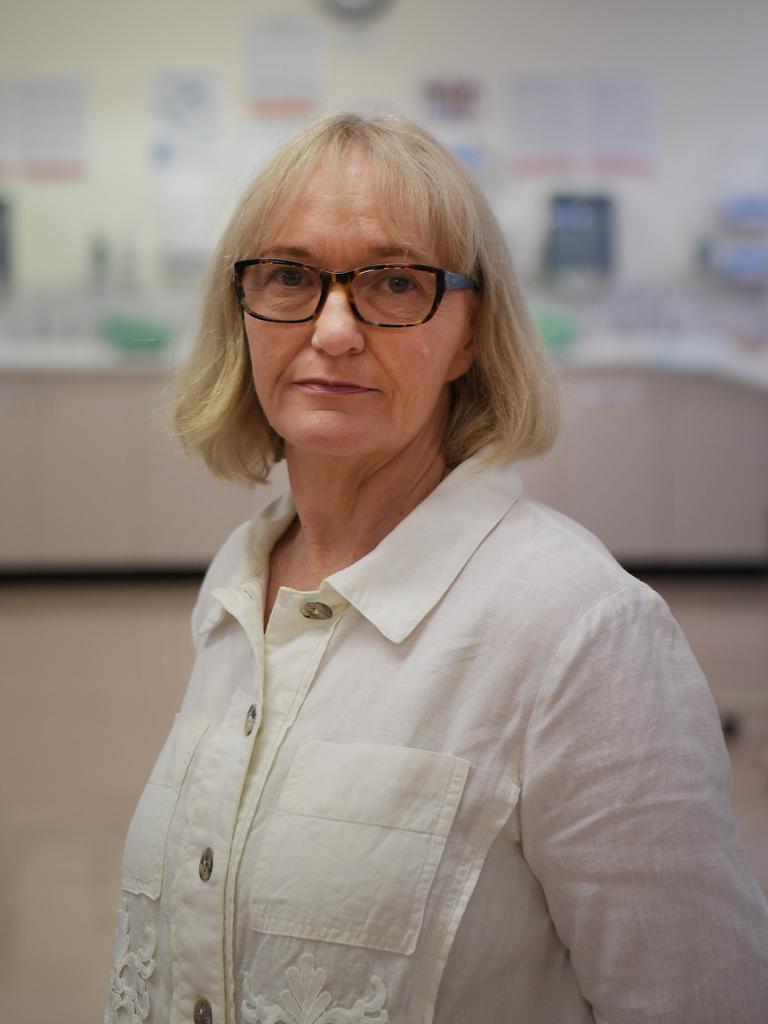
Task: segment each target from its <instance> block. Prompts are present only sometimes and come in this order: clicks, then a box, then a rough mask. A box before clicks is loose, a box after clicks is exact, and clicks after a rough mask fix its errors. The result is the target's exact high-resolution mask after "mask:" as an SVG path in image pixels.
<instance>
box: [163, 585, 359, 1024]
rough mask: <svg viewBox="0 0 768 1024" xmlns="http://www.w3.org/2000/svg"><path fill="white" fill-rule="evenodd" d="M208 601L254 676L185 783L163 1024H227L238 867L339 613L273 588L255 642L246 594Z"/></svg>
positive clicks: (313, 597)
mask: <svg viewBox="0 0 768 1024" xmlns="http://www.w3.org/2000/svg"><path fill="white" fill-rule="evenodd" d="M215 595H216V596H217V598H218V599H219V600H220V601H221V604H222V605H223V607H224V608H225V609H226V610H227V611H228V612H229V613H230V614H231V615H232V616H233V617H234V618H235V619H236V620H237V621H238V622H239V624H240V626H241V627H242V628H243V630H244V632H245V634H246V636H247V638H248V641H249V642H250V645H251V648H252V651H253V655H254V669H255V671H254V679H253V684H252V687H251V689H250V690H247V689H246V686H245V685H243V684H241V685H240V686H239V687H238V688H237V690H236V692H235V694H234V696H233V697H232V699H231V701H230V704H229V707H228V709H227V712H226V714H225V716H224V719H223V721H222V722H221V724H220V725H219V726H218V727H217V728H216V729H215V731H214V732H213V733H212V735H211V736H209V737H206V743H205V748H204V749H203V751H202V752H201V755H200V758H199V761H198V764H197V768H196V772H195V778H194V779H193V780H192V782H191V784H190V794H189V801H188V819H187V825H186V828H185V832H184V836H183V838H182V843H181V850H180V865H181V866H180V868H179V871H178V874H177V877H176V882H175V885H174V896H173V900H172V907H173V911H172V913H173V917H174V920H173V935H174V944H173V959H174V985H173V1003H172V1011H171V1022H172V1024H195V1022H196V1021H197V1018H198V1017H200V1016H201V1015H202V1016H205V1018H206V1021H207V1024H225V1022H226V1024H232V1022H233V1021H234V1020H235V1019H236V1014H235V1007H234V951H233V939H234V935H233V924H234V911H235V881H236V877H237V868H238V865H239V863H240V859H241V857H242V853H243V849H244V846H245V842H246V839H247V837H248V832H249V829H250V825H251V822H252V820H253V815H254V813H255V810H256V807H257V805H258V802H259V800H260V798H261V794H262V792H263V789H264V785H265V783H266V780H267V777H268V775H269V771H270V769H271V767H272V764H273V763H274V760H275V757H276V756H277V753H278V751H279V749H280V746H281V744H282V741H283V738H284V737H285V734H286V732H287V731H288V729H290V727H291V725H292V724H293V722H294V721H295V718H296V715H297V714H298V712H299V709H300V708H301V705H302V703H303V701H304V698H305V697H306V694H307V692H308V690H309V687H310V685H311V683H312V680H313V678H314V676H315V673H316V671H317V667H318V665H319V663H320V659H321V658H322V655H323V653H324V651H325V649H326V647H327V644H328V642H329V640H330V638H331V635H332V633H333V631H334V629H335V627H336V623H337V622H338V621H339V618H340V616H341V614H342V612H343V611H344V609H345V608H346V602H345V601H344V600H343V599H342V598H340V597H339V595H338V594H336V593H335V592H333V591H328V590H321V591H318V592H316V593H311V594H309V593H301V592H298V591H292V590H288V589H282V590H281V591H280V592H279V594H278V598H277V601H276V603H275V607H274V609H273V611H272V615H271V617H270V621H269V627H268V629H267V632H266V635H264V632H263V629H262V625H261V623H262V608H261V600H260V593H258V592H257V590H256V589H254V588H253V586H251V587H227V588H221V590H219V591H217V592H215ZM265 665H266V666H267V671H266V672H265ZM265 683H266V685H265ZM209 868H210V870H209Z"/></svg>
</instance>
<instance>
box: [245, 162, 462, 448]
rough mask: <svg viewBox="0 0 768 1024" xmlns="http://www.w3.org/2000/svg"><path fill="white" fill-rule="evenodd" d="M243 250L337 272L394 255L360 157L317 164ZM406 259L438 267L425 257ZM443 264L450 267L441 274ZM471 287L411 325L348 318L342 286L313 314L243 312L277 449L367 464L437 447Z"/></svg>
mask: <svg viewBox="0 0 768 1024" xmlns="http://www.w3.org/2000/svg"><path fill="white" fill-rule="evenodd" d="M255 255H257V256H261V257H265V256H274V257H278V258H284V259H291V260H297V261H299V262H302V263H307V264H311V265H312V266H315V267H319V268H321V269H325V270H332V271H341V270H351V269H353V268H357V267H364V266H368V265H371V264H375V263H385V262H390V261H391V262H397V261H398V260H403V258H404V256H406V254H404V252H403V250H402V247H401V246H398V245H397V244H396V243H395V241H394V240H393V239H392V238H391V237H388V235H387V232H386V231H385V229H384V226H383V225H382V223H381V221H380V219H379V212H378V208H377V202H376V198H375V192H374V186H373V182H372V175H371V171H370V168H369V166H368V164H367V161H366V158H365V157H363V156H360V155H357V154H350V155H348V156H347V157H345V158H344V162H343V163H342V165H341V166H340V167H338V168H337V167H334V168H332V169H328V168H324V167H322V166H321V167H319V168H318V170H317V171H316V172H315V173H314V174H313V176H312V179H311V181H310V183H309V185H308V186H307V188H306V190H305V191H304V192H303V194H302V195H301V196H300V198H299V200H298V201H297V203H296V205H295V207H294V208H293V210H292V211H291V212H290V214H289V216H288V218H287V220H286V221H285V222H284V224H283V225H282V227H281V228H280V230H279V231H278V233H277V235H276V237H275V238H274V240H273V241H272V244H271V245H269V247H268V248H266V249H265V250H264V251H263V252H259V253H256V254H255ZM406 261H407V262H419V263H421V262H423V263H428V264H431V265H438V264H437V263H436V261H435V259H434V254H433V253H430V252H429V251H426V252H425V253H424V254H423V255H422V254H419V257H414V256H411V257H410V258H408V259H407V260H406ZM445 269H449V270H451V269H455V268H452V267H448V268H445ZM471 294H472V293H471V292H469V291H454V292H448V293H447V294H446V295H445V296H444V297H443V300H442V302H441V304H440V307H439V308H438V310H437V312H436V313H435V315H434V316H433V317H432V319H431V320H429V321H428V322H427V323H425V324H421V325H419V326H417V327H405V328H398V329H393V328H384V327H372V326H369V325H368V324H364V323H361V322H360V321H359V320H356V319H355V317H354V316H353V314H352V311H351V309H350V307H349V303H348V300H347V297H346V293H345V291H344V289H343V288H342V287H341V286H339V285H336V286H334V287H333V288H331V290H330V292H329V294H328V297H327V300H326V302H325V305H324V307H323V309H322V311H321V313H320V315H319V316H318V317H317V319H315V320H313V321H310V322H309V323H303V324H280V323H268V322H265V321H262V320H257V319H254V318H253V317H251V316H248V315H245V330H246V334H247V337H248V345H249V349H250V355H251V364H252V368H253V379H254V384H255V387H256V393H257V395H258V398H259V401H260V403H261V406H262V408H263V410H264V412H265V414H266V417H267V419H268V420H269V422H270V424H271V426H272V427H273V429H274V430H275V431H277V433H278V434H279V435H280V436H281V437H282V438H284V440H285V443H286V453H287V455H288V457H289V459H290V457H291V455H292V454H294V455H296V454H299V453H303V454H314V455H331V456H344V457H351V458H352V459H353V460H354V461H358V462H359V461H361V460H362V462H363V463H365V462H366V461H367V462H370V463H372V464H374V465H375V464H378V463H381V462H385V461H388V460H389V459H390V458H392V457H394V456H397V455H400V454H406V456H407V453H408V452H413V453H414V454H416V453H418V457H419V458H420V457H423V454H424V448H425V446H426V447H427V449H429V448H430V447H434V449H435V451H438V450H439V449H440V445H441V441H442V436H441V434H442V423H443V415H444V411H445V406H446V401H447V385H448V382H449V381H451V380H454V379H455V378H457V377H460V376H461V375H462V374H463V373H464V372H465V371H466V370H467V369H468V368H469V366H470V364H471V362H472V355H473V353H472V348H471V344H470V340H469V334H470V312H471V310H470V306H471V301H472V299H471Z"/></svg>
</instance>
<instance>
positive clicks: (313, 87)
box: [248, 18, 326, 121]
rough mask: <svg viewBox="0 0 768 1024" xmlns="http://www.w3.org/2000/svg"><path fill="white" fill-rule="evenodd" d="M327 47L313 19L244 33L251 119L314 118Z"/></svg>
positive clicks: (267, 24)
mask: <svg viewBox="0 0 768 1024" xmlns="http://www.w3.org/2000/svg"><path fill="white" fill-rule="evenodd" d="M325 84H326V47H325V45H324V37H323V34H322V32H321V31H320V27H319V25H318V24H317V23H316V22H315V21H314V20H313V19H311V18H280V19H267V20H264V21H256V22H253V23H252V24H251V26H250V28H249V32H248V97H249V107H250V112H251V114H253V116H254V117H259V118H277V119H294V118H295V119H297V120H299V121H300V120H302V119H306V118H310V117H312V116H313V115H314V114H315V113H316V112H317V110H318V109H319V106H320V102H321V99H322V97H323V95H324V94H325Z"/></svg>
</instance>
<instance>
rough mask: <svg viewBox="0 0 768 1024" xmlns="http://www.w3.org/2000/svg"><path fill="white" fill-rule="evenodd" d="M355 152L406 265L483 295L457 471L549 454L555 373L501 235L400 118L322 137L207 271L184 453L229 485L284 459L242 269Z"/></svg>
mask: <svg viewBox="0 0 768 1024" xmlns="http://www.w3.org/2000/svg"><path fill="white" fill-rule="evenodd" d="M350 151H354V152H355V153H360V154H363V155H365V156H366V157H367V158H368V159H369V160H370V162H371V166H372V167H373V174H374V181H375V185H376V188H377V191H378V199H379V202H380V208H381V218H382V222H383V223H384V225H385V227H386V228H387V230H388V231H389V232H391V234H392V235H393V236H394V240H395V241H396V242H397V243H398V244H400V243H402V245H403V248H404V250H405V251H406V252H408V251H410V252H412V253H423V252H425V251H428V252H430V253H432V254H433V255H434V258H435V259H437V260H438V261H439V263H440V266H442V267H444V268H445V269H447V270H452V271H454V272H456V273H461V274H470V275H472V276H474V277H475V278H476V280H477V281H478V282H479V295H478V298H477V308H476V312H475V316H474V319H473V338H474V342H475V351H476V355H475V359H474V362H473V364H472V366H471V367H470V369H469V370H468V371H467V372H466V373H465V374H464V375H463V376H462V377H460V378H459V379H458V380H456V381H453V382H452V383H451V385H450V387H451V402H450V409H449V415H448V419H447V423H446V430H445V435H444V453H445V458H446V461H447V463H448V465H449V466H455V465H457V464H458V463H460V462H462V461H463V460H464V459H466V458H468V457H469V456H470V455H473V454H474V453H475V452H477V451H478V450H479V449H480V448H482V447H484V446H486V445H491V446H493V447H492V453H493V454H492V458H494V459H496V458H520V457H523V456H531V455H537V454H541V453H543V452H545V451H547V450H548V449H549V448H550V447H551V445H552V443H553V441H554V437H555V432H556V429H557V399H556V394H557V391H556V387H555V384H554V374H553V370H552V368H551V366H550V363H549V360H548V359H547V357H546V354H545V352H544V350H543V348H542V345H541V343H540V341H539V338H538V335H537V333H536V331H535V329H534V327H533V325H532V323H531V320H530V317H529V315H528V311H527V308H526V305H525V302H524V300H523V297H522V295H521V293H520V289H519V286H518V283H517V279H516V276H515V272H514V270H513V268H512V264H511V261H510V258H509V254H508V252H507V247H506V245H505V242H504V239H503V237H502V234H501V230H500V228H499V225H498V223H497V221H496V218H495V217H494V215H493V213H492V211H491V209H490V206H489V205H488V201H487V200H486V198H485V196H484V195H483V193H482V192H481V191H480V189H479V187H478V186H477V184H476V183H475V181H474V180H473V178H472V177H471V175H470V174H469V173H468V172H467V171H466V170H465V169H464V168H463V167H462V166H461V164H460V163H459V162H458V161H457V160H456V159H455V158H454V157H453V156H452V155H451V154H450V153H449V152H448V151H447V150H446V149H445V148H444V147H443V146H441V145H440V143H438V142H437V141H436V140H435V139H433V138H432V136H430V135H429V134H428V133H427V132H426V131H424V130H423V129H422V128H420V127H419V126H418V125H416V124H414V123H413V122H411V121H408V120H406V119H404V118H399V117H391V116H384V117H376V118H374V119H372V120H365V119H364V118H362V117H359V116H357V115H355V114H340V115H338V116H335V117H330V118H327V119H325V120H323V121H320V122H318V123H316V124H314V125H311V126H310V127H308V128H307V129H305V130H304V131H302V132H301V133H300V134H299V135H297V136H295V138H293V139H292V140H291V141H289V142H288V143H287V144H286V145H285V146H284V147H283V148H282V149H280V150H279V151H278V152H277V153H276V154H275V155H274V156H273V157H272V158H271V159H270V160H269V162H268V163H267V164H266V166H265V167H264V168H263V170H262V171H261V172H260V173H259V174H258V175H257V176H256V178H255V179H254V181H253V182H252V183H251V185H250V186H249V187H248V189H247V191H246V193H245V195H244V196H243V198H242V199H241V201H240V203H239V205H238V207H237V209H236V210H235V212H234V214H233V215H232V218H231V220H230V222H229V224H228V226H227V228H226V230H225V231H224V235H223V237H222V239H221V242H220V244H219V246H218V249H217V251H216V254H215V256H214V258H213V262H212V265H211V267H210V269H209V272H208V279H207V286H206V290H205V295H204V303H203V312H202V321H201V325H200V330H199V334H198V336H197V341H196V344H195V346H194V349H193V351H192V353H191V355H190V357H189V360H188V361H187V363H186V365H185V366H184V367H183V369H182V370H181V371H180V373H179V375H178V376H177V379H176V382H175V396H174V401H173V406H172V416H173V425H174V429H175V432H176V434H177V436H178V437H179V438H180V439H181V441H182V443H183V444H184V446H185V448H187V449H188V450H191V451H196V452H198V453H199V454H201V455H202V456H203V458H204V459H205V461H206V463H207V465H208V467H209V469H210V470H211V472H212V473H214V474H215V475H216V476H218V477H220V478H222V479H226V480H238V481H240V482H245V483H247V484H249V485H252V484H254V483H257V482H264V481H265V480H266V479H267V476H268V474H269V472H270V470H271V468H272V466H273V464H274V463H275V462H276V461H278V460H279V459H280V458H281V456H282V442H281V439H280V438H279V437H278V435H277V434H276V433H275V431H274V430H273V429H272V428H271V426H270V425H269V423H268V422H267V420H266V417H265V415H264V412H263V410H262V408H261V406H260V404H259V401H258V399H257V397H256V391H255V388H254V386H253V380H252V375H251V365H250V358H249V354H248V346H247V343H246V339H245V330H244V327H243V314H242V311H241V309H240V306H239V302H238V298H237V296H236V294H235V289H234V285H233V263H234V262H235V260H237V259H242V258H246V257H248V256H249V255H252V254H254V253H255V254H259V255H263V254H264V250H265V248H268V246H269V244H270V241H271V239H273V238H274V237H275V235H276V232H277V231H279V229H280V225H281V223H282V222H283V221H284V219H285V218H286V217H287V215H288V214H289V213H290V211H291V208H292V206H293V204H294V203H295V202H296V200H297V199H298V197H299V196H300V195H301V192H302V190H303V188H304V187H305V185H306V183H307V181H308V179H309V177H310V176H311V174H312V172H313V170H314V169H316V168H317V166H318V165H319V164H320V163H323V164H326V165H327V164H328V163H330V165H331V166H334V165H336V166H338V163H339V161H340V160H341V159H342V158H343V157H344V155H345V154H346V153H348V152H350Z"/></svg>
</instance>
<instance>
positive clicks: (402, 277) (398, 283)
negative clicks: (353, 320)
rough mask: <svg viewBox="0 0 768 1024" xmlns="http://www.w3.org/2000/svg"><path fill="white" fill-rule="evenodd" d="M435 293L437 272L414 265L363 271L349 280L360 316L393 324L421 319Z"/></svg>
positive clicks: (428, 309)
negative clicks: (416, 268)
mask: <svg viewBox="0 0 768 1024" xmlns="http://www.w3.org/2000/svg"><path fill="white" fill-rule="evenodd" d="M436 294H437V277H436V275H435V274H433V273H432V272H431V271H429V270H414V269H413V267H384V268H382V269H379V270H364V271H363V272H362V273H361V274H358V275H357V277H356V278H355V279H354V281H353V282H352V298H353V299H354V302H355V305H356V306H357V308H358V310H359V311H360V315H361V316H362V317H364V318H365V319H366V320H370V321H371V322H372V323H375V324H389V325H391V326H393V327H394V326H398V327H405V326H407V325H408V324H417V323H420V322H421V321H422V320H424V318H425V317H427V316H429V313H430V311H431V309H432V306H433V305H434V302H435V295H436Z"/></svg>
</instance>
